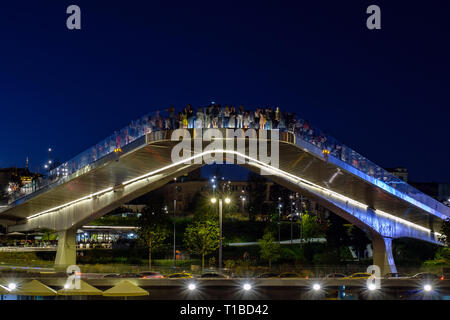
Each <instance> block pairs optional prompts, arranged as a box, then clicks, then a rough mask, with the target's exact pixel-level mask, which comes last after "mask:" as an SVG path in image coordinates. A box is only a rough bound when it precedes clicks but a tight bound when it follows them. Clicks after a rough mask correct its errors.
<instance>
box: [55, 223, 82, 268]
mask: <svg viewBox="0 0 450 320" xmlns="http://www.w3.org/2000/svg"><path fill="white" fill-rule="evenodd" d="M76 235H77V228H72V229H68V230H64V231H60V232H58V248H57V250H56V259H55V266H58V267H66V266H69V265H73V264H76V262H77V246H76Z"/></svg>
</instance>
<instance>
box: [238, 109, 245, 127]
mask: <svg viewBox="0 0 450 320" xmlns="http://www.w3.org/2000/svg"><path fill="white" fill-rule="evenodd" d="M236 114H237V124H236V128H239V129H240V128H242V127H243V120H244V106H243V105H240V106H239V109H238V110H237V112H236Z"/></svg>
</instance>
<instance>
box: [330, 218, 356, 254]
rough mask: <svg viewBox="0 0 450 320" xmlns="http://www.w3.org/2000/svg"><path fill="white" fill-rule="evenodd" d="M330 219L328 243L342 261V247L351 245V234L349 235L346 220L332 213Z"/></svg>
mask: <svg viewBox="0 0 450 320" xmlns="http://www.w3.org/2000/svg"><path fill="white" fill-rule="evenodd" d="M328 221H329V223H328V228H327V230H326V233H325V236H326V239H327V244H328V247H329V248H330V249H331V251H334V252H335V253H336V255H337V257H338V259H339V260H340V261H341V260H343V258H344V257H343V255H342V252H343V251H342V250H341V248H342V247H344V246H349V245H350V236H349V235H348V229H347V227H346V226H345V224H346V221H345V220H344V219H342V218H341V217H339V216H337V215H335V214H330V216H329V217H328Z"/></svg>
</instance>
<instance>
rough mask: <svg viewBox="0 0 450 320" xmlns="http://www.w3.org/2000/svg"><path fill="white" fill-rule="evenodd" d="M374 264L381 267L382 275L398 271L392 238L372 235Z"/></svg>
mask: <svg viewBox="0 0 450 320" xmlns="http://www.w3.org/2000/svg"><path fill="white" fill-rule="evenodd" d="M372 248H373V264H374V265H377V266H379V267H380V269H381V276H384V275H385V274H386V273H389V272H397V267H396V266H395V261H394V256H393V255H392V238H385V237H380V236H377V237H372Z"/></svg>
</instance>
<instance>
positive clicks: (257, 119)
mask: <svg viewBox="0 0 450 320" xmlns="http://www.w3.org/2000/svg"><path fill="white" fill-rule="evenodd" d="M254 119H255V123H254V128H255V129H259V108H256V109H255V112H254Z"/></svg>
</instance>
